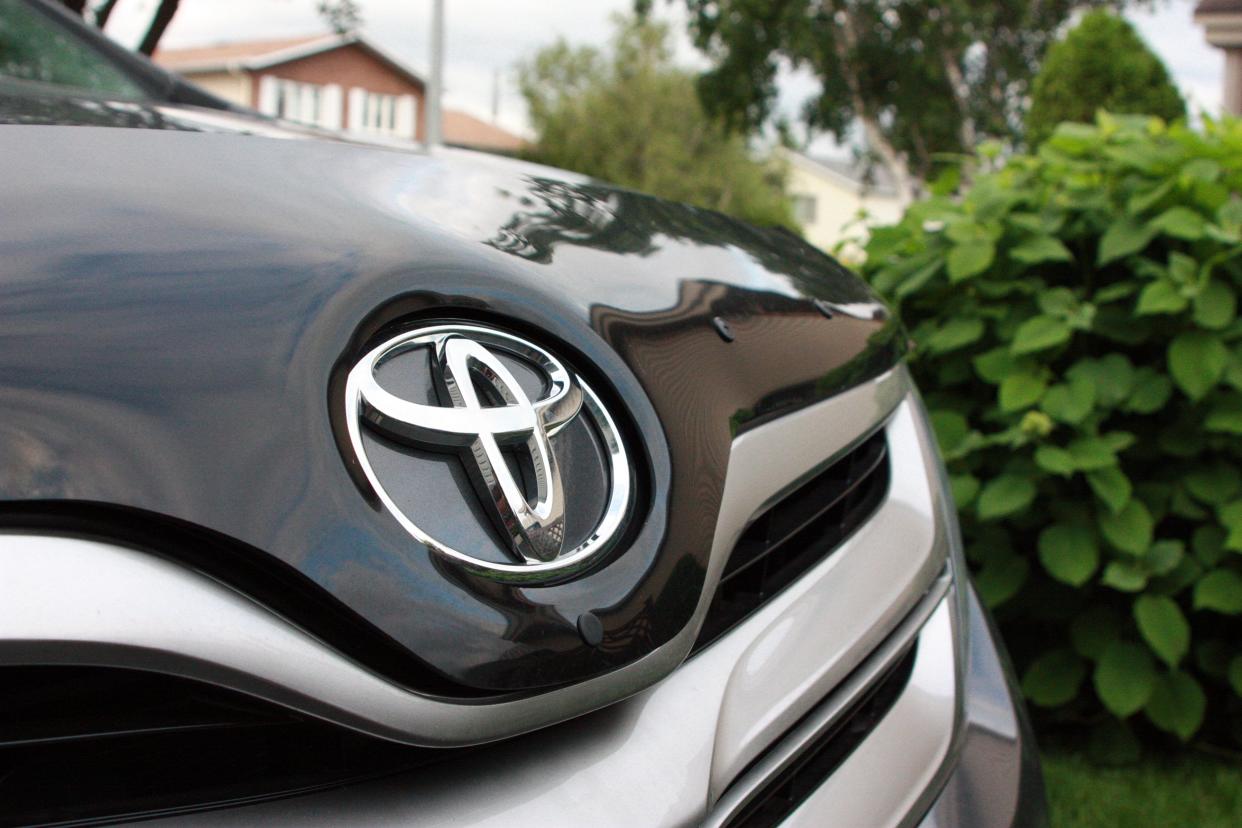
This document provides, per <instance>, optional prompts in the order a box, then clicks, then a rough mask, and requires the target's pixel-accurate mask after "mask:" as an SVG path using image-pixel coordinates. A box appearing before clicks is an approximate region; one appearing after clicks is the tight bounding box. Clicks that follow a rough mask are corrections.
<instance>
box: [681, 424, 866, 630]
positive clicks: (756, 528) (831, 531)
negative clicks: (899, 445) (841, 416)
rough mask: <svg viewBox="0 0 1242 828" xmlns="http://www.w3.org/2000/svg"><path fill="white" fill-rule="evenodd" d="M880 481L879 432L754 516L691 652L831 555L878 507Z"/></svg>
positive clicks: (728, 567) (734, 553)
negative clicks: (754, 518)
mask: <svg viewBox="0 0 1242 828" xmlns="http://www.w3.org/2000/svg"><path fill="white" fill-rule="evenodd" d="M888 480H889V463H888V449H887V441H886V440H885V436H884V431H883V430H880V431H877V432H876V433H875V434H873V435H871V436H870V437H868V438H867V439H866V440H864V441H863V442H862V443H860V444H859V445H858V446H857V447H856V448H854V449H853V450H852V451H850V452H849V453H847V454H846V455H845V456H843V457H841V458H840V459H839V460H837V461H836V462H834V463H833V464H832V465H830V466H829V467H828V468H827V469H825V470H824V471H822V472H820V473H819V474H817V475H815V476H814V477H812V478H811V479H810V480H808V481H807V482H806V483H803V484H802V485H801V486H799V487H798V488H796V489H794V490H793V491H792V492H790V493H789V494H787V495H786V496H785V497H783V498H782V499H781V500H779V501H778V502H777V503H776V504H774V505H773V506H771V507H770V508H769V509H768V510H767V511H766V512H764V513H763V514H762V515H760V516H759V518H758V519H756V520H755V521H754V522H753V523H751V524H750V526H748V527H747V528H746V531H744V532H743V533H742V536H741V537H740V538H739V539H738V542H737V545H736V546H734V547H733V552H732V553H731V554H730V555H729V560H728V561H727V562H726V563H725V567H724V573H723V574H722V575H721V577H720V583H719V585H718V586H717V587H716V593H715V595H713V596H712V602H711V604H710V606H709V607H708V610H707V615H706V617H705V619H704V621H703V627H702V629H701V630H700V632H699V637H698V639H697V640H696V641H695V644H694V651H697V650H700V649H702V648H703V647H706V646H707V645H708V644H710V643H711V642H712V641H715V640H716V639H717V638H719V637H720V636H721V635H723V634H724V633H726V632H727V631H728V630H729V629H730V628H732V627H733V626H734V625H735V624H737V623H738V622H740V621H742V620H743V619H744V618H746V616H748V615H750V614H751V613H752V612H754V611H755V610H757V609H759V607H761V606H763V605H764V603H766V602H767V601H768V600H770V599H771V598H772V597H773V596H774V595H776V594H777V593H779V592H780V591H781V590H782V589H784V588H785V587H787V586H788V585H789V584H791V583H792V582H793V581H795V580H797V578H798V577H799V576H801V575H802V574H803V573H804V572H806V571H807V570H808V569H810V568H811V567H813V566H814V565H815V564H817V563H819V562H820V561H822V560H823V559H824V558H826V557H827V556H828V555H829V554H831V553H832V551H833V550H834V549H836V548H837V547H838V546H840V544H841V542H842V541H844V540H845V539H846V538H848V537H849V536H850V535H851V534H853V532H854V530H856V529H857V528H858V527H859V526H861V525H862V524H863V523H864V522H866V520H867V519H868V518H869V517H870V516H871V514H872V513H873V512H874V511H875V510H876V508H877V507H878V506H879V505H880V502H881V501H882V500H883V499H884V495H885V493H887V491H888ZM692 652H693V651H692Z"/></svg>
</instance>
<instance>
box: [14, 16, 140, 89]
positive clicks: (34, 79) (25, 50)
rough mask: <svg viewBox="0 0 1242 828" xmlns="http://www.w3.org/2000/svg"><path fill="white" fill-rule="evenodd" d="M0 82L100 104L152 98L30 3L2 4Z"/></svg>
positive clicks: (103, 56) (68, 30)
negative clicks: (59, 90) (89, 98)
mask: <svg viewBox="0 0 1242 828" xmlns="http://www.w3.org/2000/svg"><path fill="white" fill-rule="evenodd" d="M0 81H16V82H17V85H19V86H20V85H29V86H30V87H31V88H36V87H35V85H38V86H42V87H43V91H46V88H47V87H48V86H51V87H62V88H63V91H65V92H73V93H78V94H82V93H85V94H88V95H93V96H96V97H101V98H113V99H116V98H120V99H126V100H140V99H142V98H146V97H149V95H148V93H147V91H146V90H144V89H143V88H142V87H141V86H140V85H139V84H138V83H137V82H135V81H134V80H132V79H131V78H130V77H128V76H127V75H126V74H125V72H124V71H122V70H121V69H120V68H118V67H117V66H116V65H114V64H113V63H112V62H110V61H109V60H108V58H107V57H106V56H105V55H103V54H102V53H101V52H99V51H97V50H96V49H94V48H93V47H91V45H90V44H89V43H87V42H86V41H85V40H83V39H82V38H80V37H78V36H77V35H76V34H74V32H73V31H72V30H71V29H70V27H68V26H64V25H61V24H60V23H59V22H58V21H56V20H54V19H53V16H52V15H51V14H48V13H45V12H43V11H41V10H39V9H37V8H35V7H34V6H33V5H32V4H30V3H28V2H26V0H0Z"/></svg>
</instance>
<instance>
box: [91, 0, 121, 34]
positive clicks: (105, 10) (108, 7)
mask: <svg viewBox="0 0 1242 828" xmlns="http://www.w3.org/2000/svg"><path fill="white" fill-rule="evenodd" d="M115 8H116V0H104V2H103V4H102V5H100V7H99V8H97V9H95V28H96V29H99V30H100V31H102V30H103V27H104V26H107V25H108V18H109V17H111V16H112V10H113V9H115Z"/></svg>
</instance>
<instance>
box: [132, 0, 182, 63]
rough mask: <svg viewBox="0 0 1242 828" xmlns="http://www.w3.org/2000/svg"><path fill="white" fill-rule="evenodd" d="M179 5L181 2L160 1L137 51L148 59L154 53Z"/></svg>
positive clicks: (174, 0)
mask: <svg viewBox="0 0 1242 828" xmlns="http://www.w3.org/2000/svg"><path fill="white" fill-rule="evenodd" d="M180 4H181V0H160V5H159V7H158V8H157V9H156V10H155V16H154V17H152V18H151V25H150V26H149V27H148V28H147V33H146V34H145V35H143V38H142V42H141V43H139V44H138V51H139V52H142V54H144V55H146V56H147V57H150V56H151V54H152V53H153V52H154V51H155V47H156V46H158V45H159V42H160V38H161V37H163V36H164V30H165V29H167V28H168V24H169V23H171V22H172V19H173V15H174V14H176V13H177V6H179V5H180Z"/></svg>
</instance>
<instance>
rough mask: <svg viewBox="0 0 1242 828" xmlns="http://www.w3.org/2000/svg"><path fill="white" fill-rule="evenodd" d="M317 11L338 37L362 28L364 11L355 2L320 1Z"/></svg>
mask: <svg viewBox="0 0 1242 828" xmlns="http://www.w3.org/2000/svg"><path fill="white" fill-rule="evenodd" d="M315 11H317V12H319V16H320V17H322V18H323V19H324V21H325V22H326V23H327V24H328V25H329V26H331V27H332V31H334V32H336V33H337V34H338V35H343V34H350V33H351V32H356V31H358V29H360V28H362V9H360V8H359V7H358V4H357V2H355V0H319V3H318V4H317V5H316V6H315Z"/></svg>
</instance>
